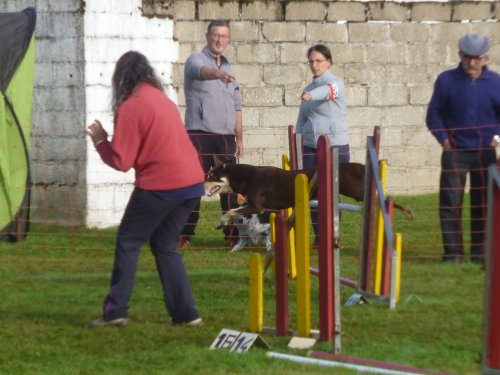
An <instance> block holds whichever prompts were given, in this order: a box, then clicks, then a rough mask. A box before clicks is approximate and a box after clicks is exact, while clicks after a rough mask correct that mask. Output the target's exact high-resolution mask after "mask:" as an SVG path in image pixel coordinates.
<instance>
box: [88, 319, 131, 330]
mask: <svg viewBox="0 0 500 375" xmlns="http://www.w3.org/2000/svg"><path fill="white" fill-rule="evenodd" d="M127 324H128V318H118V319H113V320H104V318H102V317H100V318H99V319H96V320H92V321H91V322H90V323H89V327H90V328H98V327H106V326H109V327H125V326H126V325H127Z"/></svg>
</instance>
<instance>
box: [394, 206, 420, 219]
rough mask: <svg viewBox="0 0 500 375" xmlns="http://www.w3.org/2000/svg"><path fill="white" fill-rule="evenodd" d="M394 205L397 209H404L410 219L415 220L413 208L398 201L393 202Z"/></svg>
mask: <svg viewBox="0 0 500 375" xmlns="http://www.w3.org/2000/svg"><path fill="white" fill-rule="evenodd" d="M393 206H394V208H395V209H396V210H399V211H402V212H403V213H404V215H405V216H406V217H407V218H408V219H411V220H415V215H414V214H413V212H412V211H411V210H409V209H407V208H406V207H404V206H401V205H400V204H399V203H396V202H393Z"/></svg>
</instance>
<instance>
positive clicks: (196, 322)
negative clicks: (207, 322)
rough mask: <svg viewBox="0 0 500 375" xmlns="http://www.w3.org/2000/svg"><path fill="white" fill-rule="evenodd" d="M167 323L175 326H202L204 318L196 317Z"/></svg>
mask: <svg viewBox="0 0 500 375" xmlns="http://www.w3.org/2000/svg"><path fill="white" fill-rule="evenodd" d="M167 325H168V326H174V327H177V326H190V327H201V326H202V325H203V319H201V318H196V319H193V320H191V321H189V322H182V323H174V322H168V323H167Z"/></svg>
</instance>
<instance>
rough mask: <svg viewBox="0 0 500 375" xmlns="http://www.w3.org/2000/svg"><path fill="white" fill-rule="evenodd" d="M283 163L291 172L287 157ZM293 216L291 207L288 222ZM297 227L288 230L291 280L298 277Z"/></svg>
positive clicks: (286, 211) (283, 157)
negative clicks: (296, 258) (296, 253)
mask: <svg viewBox="0 0 500 375" xmlns="http://www.w3.org/2000/svg"><path fill="white" fill-rule="evenodd" d="M281 163H282V165H283V169H284V170H285V171H289V170H291V167H292V166H291V163H290V161H289V158H288V156H287V155H282V157H281ZM292 216H293V208H292V207H289V208H287V209H286V210H285V219H286V220H287V221H288V220H289V219H290V218H291V217H292ZM295 227H296V225H294V226H292V227H291V228H290V229H289V230H288V247H287V248H288V268H289V269H288V272H289V274H288V276H289V277H290V279H292V280H295V278H296V277H297V262H296V260H295Z"/></svg>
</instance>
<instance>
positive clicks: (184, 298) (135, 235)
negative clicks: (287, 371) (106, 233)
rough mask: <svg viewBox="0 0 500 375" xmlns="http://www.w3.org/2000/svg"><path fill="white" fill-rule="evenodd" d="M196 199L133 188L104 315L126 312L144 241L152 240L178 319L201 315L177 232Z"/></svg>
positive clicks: (173, 315) (118, 240)
mask: <svg viewBox="0 0 500 375" xmlns="http://www.w3.org/2000/svg"><path fill="white" fill-rule="evenodd" d="M196 202H197V199H188V200H180V201H166V200H162V199H159V198H157V197H156V196H155V195H154V194H153V193H151V192H149V191H146V190H141V189H138V188H136V189H134V191H133V192H132V195H131V197H130V200H129V202H128V204H127V208H126V209H125V213H124V215H123V218H122V221H121V223H120V227H119V228H118V234H117V238H116V248H115V260H114V265H113V272H112V276H111V288H110V291H109V294H108V296H107V297H106V299H105V300H104V306H103V310H104V312H103V317H104V319H105V320H112V319H117V318H124V317H127V316H128V307H129V306H128V303H129V300H130V297H131V296H132V289H133V286H134V279H135V272H136V270H137V262H138V259H139V252H140V249H141V246H142V245H143V244H145V243H146V242H147V241H149V244H150V246H151V251H152V253H153V255H154V257H155V260H156V267H157V269H158V274H159V276H160V281H161V284H162V287H163V296H164V301H165V307H166V309H167V311H168V313H169V314H170V316H171V318H172V321H173V322H175V323H182V322H188V321H191V320H194V319H197V318H198V317H199V315H198V312H197V310H196V307H195V301H194V299H193V296H192V293H191V288H190V286H189V281H188V277H187V272H186V269H185V267H184V261H183V259H182V255H181V254H180V253H179V252H178V251H177V250H176V244H177V238H178V236H179V233H180V231H181V229H182V227H183V226H184V224H185V222H186V219H187V218H188V216H189V214H190V213H191V211H192V209H193V207H194V206H195V204H196Z"/></svg>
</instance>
